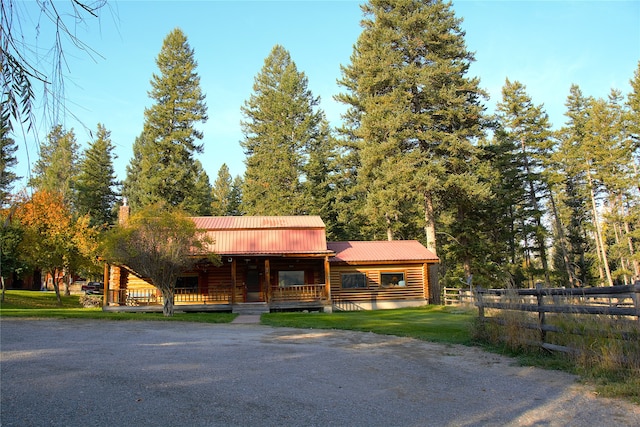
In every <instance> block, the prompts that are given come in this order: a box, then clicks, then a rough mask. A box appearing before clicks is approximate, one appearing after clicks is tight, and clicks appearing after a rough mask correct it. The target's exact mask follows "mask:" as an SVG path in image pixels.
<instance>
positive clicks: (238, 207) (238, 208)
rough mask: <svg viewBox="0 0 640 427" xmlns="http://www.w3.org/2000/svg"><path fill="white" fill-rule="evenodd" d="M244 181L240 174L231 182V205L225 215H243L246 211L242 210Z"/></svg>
mask: <svg viewBox="0 0 640 427" xmlns="http://www.w3.org/2000/svg"><path fill="white" fill-rule="evenodd" d="M243 187H244V182H243V181H242V177H240V175H236V177H235V178H233V182H232V183H231V192H230V193H229V205H228V206H227V211H226V212H227V213H226V214H225V215H231V216H242V215H245V212H244V211H243V210H242V188H243Z"/></svg>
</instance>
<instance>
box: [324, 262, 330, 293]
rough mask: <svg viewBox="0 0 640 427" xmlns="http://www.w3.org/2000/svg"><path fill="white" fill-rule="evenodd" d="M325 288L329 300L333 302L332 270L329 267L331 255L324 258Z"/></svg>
mask: <svg viewBox="0 0 640 427" xmlns="http://www.w3.org/2000/svg"><path fill="white" fill-rule="evenodd" d="M324 286H325V289H326V291H327V299H328V301H329V302H331V270H330V266H329V255H325V256H324Z"/></svg>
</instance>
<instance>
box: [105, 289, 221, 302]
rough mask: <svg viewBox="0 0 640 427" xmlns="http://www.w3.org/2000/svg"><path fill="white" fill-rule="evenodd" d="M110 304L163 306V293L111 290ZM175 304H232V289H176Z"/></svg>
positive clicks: (141, 290)
mask: <svg viewBox="0 0 640 427" xmlns="http://www.w3.org/2000/svg"><path fill="white" fill-rule="evenodd" d="M107 301H108V303H110V304H116V305H128V306H139V305H155V304H162V293H161V292H160V291H159V290H158V289H115V290H114V289H109V292H108V299H107ZM173 302H174V303H175V304H181V303H187V304H230V303H231V289H230V288H208V289H203V290H198V289H193V288H176V289H175V292H174V300H173Z"/></svg>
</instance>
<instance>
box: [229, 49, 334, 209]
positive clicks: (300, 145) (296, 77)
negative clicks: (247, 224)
mask: <svg viewBox="0 0 640 427" xmlns="http://www.w3.org/2000/svg"><path fill="white" fill-rule="evenodd" d="M253 90H254V93H253V94H252V95H251V96H250V98H249V99H248V100H247V101H245V103H244V106H243V107H242V113H243V115H244V117H245V118H244V120H243V121H242V123H241V125H242V131H243V134H244V139H243V140H242V141H241V143H240V144H241V146H242V148H244V151H245V155H246V156H247V157H246V160H245V163H246V165H247V168H246V172H245V178H244V188H243V210H244V211H246V213H247V214H249V215H299V214H305V213H307V208H306V206H305V195H304V188H303V185H302V179H303V176H304V168H305V165H306V163H307V160H308V156H309V153H310V149H311V147H310V145H312V144H315V143H319V144H324V143H326V142H327V140H326V139H327V138H328V135H324V134H323V120H324V113H323V112H322V111H321V110H319V109H318V105H319V102H320V100H319V98H317V97H314V96H313V94H312V93H311V91H310V90H309V89H308V81H307V77H306V76H305V74H304V73H303V72H300V71H298V69H297V67H296V64H295V63H294V62H293V61H292V59H291V56H290V54H289V52H288V51H287V50H286V49H284V47H282V46H280V45H276V46H274V47H273V49H272V50H271V53H270V54H269V56H268V57H267V58H266V59H265V61H264V66H263V67H262V69H261V70H260V72H259V73H258V74H257V75H256V77H255V80H254V84H253Z"/></svg>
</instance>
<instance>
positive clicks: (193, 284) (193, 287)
mask: <svg viewBox="0 0 640 427" xmlns="http://www.w3.org/2000/svg"><path fill="white" fill-rule="evenodd" d="M176 289H186V290H187V292H191V291H193V292H195V291H197V290H198V276H197V275H194V276H180V277H178V279H177V280H176Z"/></svg>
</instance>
